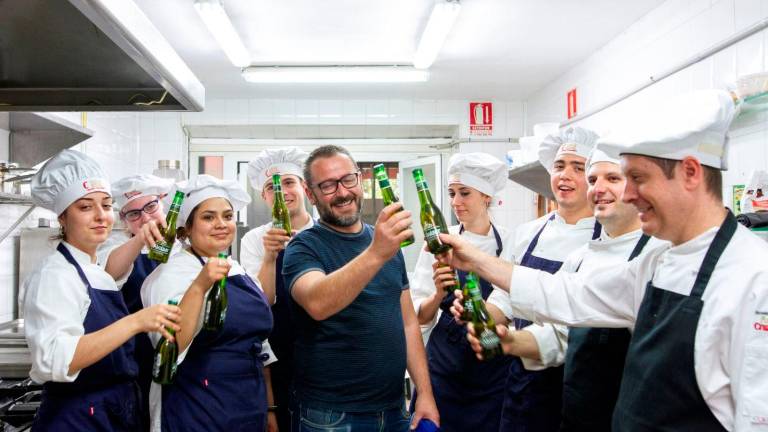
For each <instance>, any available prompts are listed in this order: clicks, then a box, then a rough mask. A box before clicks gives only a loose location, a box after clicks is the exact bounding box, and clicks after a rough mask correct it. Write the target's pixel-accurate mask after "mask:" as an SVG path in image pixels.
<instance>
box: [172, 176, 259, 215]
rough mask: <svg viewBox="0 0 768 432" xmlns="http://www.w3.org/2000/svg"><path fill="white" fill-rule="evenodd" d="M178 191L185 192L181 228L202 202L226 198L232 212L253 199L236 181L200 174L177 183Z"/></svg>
mask: <svg viewBox="0 0 768 432" xmlns="http://www.w3.org/2000/svg"><path fill="white" fill-rule="evenodd" d="M176 190H178V191H181V192H184V201H183V202H182V203H181V210H179V218H178V220H177V222H178V224H179V226H184V225H185V224H186V223H187V217H189V215H190V213H192V210H194V208H195V207H197V206H198V204H200V203H201V202H203V201H205V200H207V199H209V198H225V199H227V201H229V203H230V204H231V205H232V210H234V211H238V210H240V209H242V208H243V207H245V206H247V205H248V203H250V202H251V197H250V195H248V193H247V192H246V191H244V190H243V187H242V186H240V183H238V182H236V181H234V180H219V179H217V178H216V177H214V176H211V175H208V174H199V175H197V176H195V177H192V178H191V179H189V180H185V181H181V182H179V183H176Z"/></svg>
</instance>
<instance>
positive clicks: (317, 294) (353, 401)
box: [283, 145, 439, 432]
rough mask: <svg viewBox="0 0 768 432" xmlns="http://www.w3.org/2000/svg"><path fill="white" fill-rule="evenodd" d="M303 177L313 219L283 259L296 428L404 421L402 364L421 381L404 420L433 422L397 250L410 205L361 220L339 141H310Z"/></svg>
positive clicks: (388, 427) (359, 193) (365, 427)
mask: <svg viewBox="0 0 768 432" xmlns="http://www.w3.org/2000/svg"><path fill="white" fill-rule="evenodd" d="M304 178H305V180H306V184H307V186H306V188H307V196H308V197H309V199H310V201H312V204H314V205H315V206H316V207H317V209H318V212H319V213H320V223H318V224H316V225H315V226H313V227H312V228H309V229H307V230H305V231H303V232H301V233H300V234H299V235H298V236H297V237H296V238H295V239H294V240H293V241H291V243H290V244H289V245H288V247H287V249H286V252H285V258H284V261H283V276H284V278H285V283H286V286H287V287H288V289H289V291H290V293H291V296H292V297H293V299H294V301H295V303H294V312H295V316H296V320H295V321H296V327H297V328H296V330H297V336H296V337H297V339H296V341H295V353H296V354H295V371H296V372H295V373H296V375H295V377H294V380H295V381H294V387H295V391H296V398H297V401H298V405H299V406H298V410H297V412H296V413H294V430H298V431H300V432H301V431H307V430H311V431H318V430H321V431H323V430H328V431H330V430H334V431H336V430H347V431H351V432H355V431H369V430H377V431H387V432H389V431H393V432H395V431H396V432H404V431H407V430H408V429H409V426H410V423H409V415H408V413H407V411H406V410H405V405H404V395H403V393H404V386H403V378H404V376H405V369H406V366H407V368H408V371H409V373H410V376H411V378H412V379H413V381H414V383H415V384H416V387H417V389H418V391H419V398H418V400H417V403H416V408H415V412H414V415H413V419H412V420H411V422H412V423H413V424H414V425H416V424H417V423H418V421H419V420H420V419H422V418H428V419H430V420H432V421H434V422H435V423H439V414H438V411H437V407H436V405H435V401H434V398H433V397H432V387H431V385H430V381H429V374H428V372H427V361H426V356H425V353H424V345H423V343H422V340H421V331H420V329H419V324H418V321H417V319H416V314H415V312H414V308H413V304H412V303H411V296H410V293H409V291H408V289H409V286H408V278H407V276H406V271H405V261H404V259H403V254H402V252H400V242H402V241H403V240H405V239H406V238H408V237H409V236H410V235H412V231H411V229H410V226H411V217H410V212H408V211H401V212H398V210H400V208H401V205H400V204H399V203H396V204H392V205H389V206H387V207H385V208H384V209H383V210H382V211H381V213H380V214H379V217H378V219H377V221H376V227H375V230H374V227H372V226H370V225H367V224H365V223H363V222H362V220H361V217H360V215H361V210H362V199H363V189H362V187H361V185H360V170H359V168H358V166H357V163H356V162H355V161H354V160H353V159H352V156H351V155H350V154H349V152H348V151H347V150H346V149H344V148H342V147H338V146H331V145H328V146H322V147H319V148H317V149H315V150H314V151H313V152H312V153H311V154H310V155H309V157H308V158H307V160H306V162H305V165H304Z"/></svg>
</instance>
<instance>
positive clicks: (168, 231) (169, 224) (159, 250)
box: [148, 191, 184, 263]
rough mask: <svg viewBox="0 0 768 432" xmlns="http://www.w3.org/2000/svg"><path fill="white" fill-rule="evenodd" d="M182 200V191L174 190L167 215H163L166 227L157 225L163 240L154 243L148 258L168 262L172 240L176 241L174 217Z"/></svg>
mask: <svg viewBox="0 0 768 432" xmlns="http://www.w3.org/2000/svg"><path fill="white" fill-rule="evenodd" d="M182 201H184V192H181V191H176V195H174V196H173V202H172V203H171V208H170V209H168V215H166V217H165V224H166V228H165V229H163V228H162V227H159V228H160V232H162V233H163V240H160V241H158V242H157V243H155V247H153V248H152V249H150V250H149V254H148V256H149V259H151V260H155V261H157V262H159V263H166V262H168V257H169V256H171V249H173V242H175V241H176V219H178V218H179V210H180V209H181V202H182Z"/></svg>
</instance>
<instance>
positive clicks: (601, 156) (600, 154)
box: [587, 147, 621, 170]
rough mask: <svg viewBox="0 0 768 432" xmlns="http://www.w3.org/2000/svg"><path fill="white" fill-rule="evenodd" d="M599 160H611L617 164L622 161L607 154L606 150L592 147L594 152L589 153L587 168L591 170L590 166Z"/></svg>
mask: <svg viewBox="0 0 768 432" xmlns="http://www.w3.org/2000/svg"><path fill="white" fill-rule="evenodd" d="M598 162H610V163H613V164H616V165H619V164H620V163H621V161H620V160H619V159H616V158H614V157H611V156H609V155H608V154H606V153H605V152H604V151H602V150H600V149H599V148H597V147H595V148H593V149H592V153H590V154H589V159H587V170H589V168H591V167H592V165H594V164H596V163H598Z"/></svg>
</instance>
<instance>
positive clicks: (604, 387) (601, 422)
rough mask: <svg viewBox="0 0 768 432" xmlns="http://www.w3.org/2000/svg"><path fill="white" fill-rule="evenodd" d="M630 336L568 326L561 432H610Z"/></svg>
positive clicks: (641, 245) (639, 246)
mask: <svg viewBox="0 0 768 432" xmlns="http://www.w3.org/2000/svg"><path fill="white" fill-rule="evenodd" d="M649 239H650V236H647V235H645V234H643V235H641V236H640V239H639V240H638V241H637V243H636V244H635V247H634V248H633V249H632V253H630V254H629V259H628V260H627V261H632V260H633V259H635V258H636V257H637V256H638V255H640V253H641V252H642V251H643V248H644V247H645V245H646V244H647V243H648V240H649ZM579 267H581V264H579ZM576 271H578V270H576ZM631 337H632V334H631V333H630V332H629V330H628V329H625V328H594V327H572V328H571V329H570V330H569V332H568V351H567V352H566V355H565V373H564V377H563V422H562V424H561V425H560V431H561V432H566V431H568V432H579V431H594V432H601V431H605V432H610V430H611V416H612V415H613V408H614V406H615V405H616V399H617V398H618V397H619V386H620V384H621V375H622V373H623V372H624V359H625V358H626V357H627V348H628V347H629V340H630V338H631Z"/></svg>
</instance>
